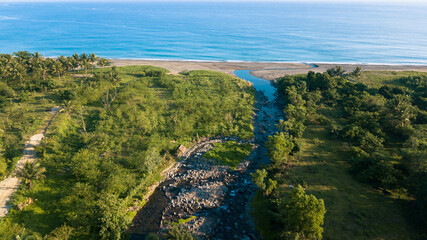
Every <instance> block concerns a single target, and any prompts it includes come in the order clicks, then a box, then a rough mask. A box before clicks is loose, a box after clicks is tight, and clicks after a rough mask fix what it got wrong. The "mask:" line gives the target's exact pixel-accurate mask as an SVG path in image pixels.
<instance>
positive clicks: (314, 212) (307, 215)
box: [277, 185, 326, 239]
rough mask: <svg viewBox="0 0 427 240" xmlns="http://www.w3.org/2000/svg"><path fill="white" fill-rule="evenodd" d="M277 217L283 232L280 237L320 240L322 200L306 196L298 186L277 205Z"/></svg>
mask: <svg viewBox="0 0 427 240" xmlns="http://www.w3.org/2000/svg"><path fill="white" fill-rule="evenodd" d="M277 207H278V212H279V213H278V215H279V216H278V217H279V221H280V222H281V225H282V228H283V231H282V232H281V235H282V236H283V237H285V238H287V239H297V238H299V237H302V238H308V239H322V233H323V228H322V227H321V225H323V219H324V216H325V213H326V209H325V204H324V202H323V200H322V199H317V198H316V197H315V196H313V195H307V194H306V193H305V191H304V189H303V188H302V187H301V186H300V185H298V186H297V187H295V188H293V189H292V190H291V191H290V192H289V193H288V194H287V195H286V196H285V197H284V198H283V199H281V200H280V201H279V203H278V206H277Z"/></svg>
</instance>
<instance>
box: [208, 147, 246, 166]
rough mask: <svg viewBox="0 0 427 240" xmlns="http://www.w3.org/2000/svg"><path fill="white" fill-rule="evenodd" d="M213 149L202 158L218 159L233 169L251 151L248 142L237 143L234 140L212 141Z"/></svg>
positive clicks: (220, 162)
mask: <svg viewBox="0 0 427 240" xmlns="http://www.w3.org/2000/svg"><path fill="white" fill-rule="evenodd" d="M213 145H214V147H213V149H211V150H209V151H208V152H206V153H205V155H203V157H204V158H208V159H215V160H218V163H219V164H221V165H225V166H230V167H231V168H232V169H235V168H236V167H237V165H239V163H240V162H242V161H243V160H244V159H245V158H246V156H248V155H249V153H250V152H251V151H252V145H251V144H249V143H242V144H239V143H237V142H234V141H228V142H223V143H214V144H213Z"/></svg>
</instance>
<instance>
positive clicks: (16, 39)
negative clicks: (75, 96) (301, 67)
mask: <svg viewBox="0 0 427 240" xmlns="http://www.w3.org/2000/svg"><path fill="white" fill-rule="evenodd" d="M19 50H28V51H31V52H34V51H38V52H41V53H42V54H44V55H45V56H51V57H53V56H58V55H71V54H73V53H83V52H87V53H96V54H97V55H99V56H102V57H107V58H126V59H165V60H166V59H167V60H171V59H172V60H209V61H272V62H331V63H365V64H370V63H371V64H373V63H383V64H414V65H417V64H421V65H422V64H424V65H426V64H427V4H411V5H404V4H400V5H396V4H394V5H393V4H387V5H384V4H383V5H380V4H356V3H289V2H288V3H284V2H282V3H279V2H139V3H135V2H133V3H132V2H127V3H112V2H109V3H99V2H98V3H96V2H92V3H82V2H80V3H65V2H63V3H0V52H1V53H12V52H15V51H19Z"/></svg>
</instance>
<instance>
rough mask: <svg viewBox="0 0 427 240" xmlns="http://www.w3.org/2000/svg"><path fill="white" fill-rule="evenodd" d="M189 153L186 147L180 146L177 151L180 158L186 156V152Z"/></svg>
mask: <svg viewBox="0 0 427 240" xmlns="http://www.w3.org/2000/svg"><path fill="white" fill-rule="evenodd" d="M186 151H187V148H186V147H185V146H184V145H182V144H181V145H179V147H178V148H177V149H176V155H177V156H178V157H182V156H184V154H185V152H186Z"/></svg>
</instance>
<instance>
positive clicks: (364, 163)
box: [350, 157, 398, 188]
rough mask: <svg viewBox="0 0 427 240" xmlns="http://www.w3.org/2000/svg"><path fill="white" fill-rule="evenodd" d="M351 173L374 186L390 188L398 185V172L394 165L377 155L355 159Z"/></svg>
mask: <svg viewBox="0 0 427 240" xmlns="http://www.w3.org/2000/svg"><path fill="white" fill-rule="evenodd" d="M351 165H352V166H351V168H350V173H352V174H353V175H354V176H355V177H356V178H357V179H358V180H359V181H361V182H364V183H369V184H371V185H372V186H374V187H384V188H390V187H393V186H395V185H396V183H397V176H398V172H397V170H396V169H395V168H394V167H393V165H392V164H391V163H389V162H387V161H385V160H382V159H378V158H376V157H368V158H364V159H357V160H354V161H353V162H352V164H351Z"/></svg>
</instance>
